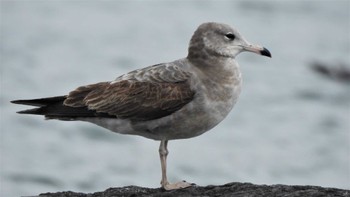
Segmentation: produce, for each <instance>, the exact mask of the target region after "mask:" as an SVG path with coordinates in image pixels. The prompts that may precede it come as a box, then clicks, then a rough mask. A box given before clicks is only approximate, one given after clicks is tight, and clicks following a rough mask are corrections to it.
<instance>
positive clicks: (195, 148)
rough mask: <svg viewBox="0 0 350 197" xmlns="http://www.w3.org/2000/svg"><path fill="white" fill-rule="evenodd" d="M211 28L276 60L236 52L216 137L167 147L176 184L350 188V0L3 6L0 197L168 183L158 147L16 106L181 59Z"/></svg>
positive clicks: (9, 3)
mask: <svg viewBox="0 0 350 197" xmlns="http://www.w3.org/2000/svg"><path fill="white" fill-rule="evenodd" d="M208 21H217V22H223V23H227V24H230V25H232V26H234V27H236V28H238V29H239V31H240V32H241V33H242V35H243V36H244V37H245V38H246V39H247V40H248V41H250V42H252V43H256V44H261V45H263V46H265V47H266V48H268V49H269V50H270V51H271V53H272V57H273V58H272V59H270V58H266V57H262V56H257V55H254V54H251V53H243V54H241V55H239V56H238V57H237V61H238V62H239V63H240V65H241V69H242V72H243V77H244V87H243V92H242V94H241V97H240V99H239V101H238V103H237V104H236V107H235V108H234V110H233V111H232V112H231V113H230V115H229V116H228V117H227V118H226V119H225V120H224V121H223V122H222V123H221V124H219V125H218V126H217V127H215V128H214V129H212V130H211V131H210V132H207V133H205V134H204V135H202V136H199V137H197V138H193V139H187V140H179V141H170V142H169V147H168V148H169V151H170V154H169V157H168V176H169V179H170V181H179V180H186V181H188V182H194V183H197V184H198V185H208V184H224V183H227V182H233V181H238V182H252V183H255V184H295V185H319V186H324V187H337V188H344V189H350V83H349V81H348V80H346V79H347V77H346V76H348V75H347V74H349V73H347V72H348V71H349V69H350V67H349V66H350V59H349V57H350V56H349V54H350V37H349V36H350V1H345V0H344V1H341V0H336V1H331V0H329V1H317V2H315V1H283V2H282V1H208V0H207V1H160V0H159V1H144V2H143V1H87V0H81V1H39V0H37V1H31V0H28V1H20V0H17V1H4V0H2V1H1V37H0V38H1V40H0V43H1V44H0V47H1V60H0V61H1V62H0V63H1V79H0V80H1V97H0V99H1V100H0V110H1V114H0V117H1V122H0V123H1V134H0V135H1V136H0V137H1V138H0V140H1V141H0V151H1V152H0V153H1V158H0V159H1V166H0V170H1V171H0V172H1V180H0V184H1V185H0V195H1V196H30V195H37V194H39V193H43V192H56V191H66V190H73V191H80V192H94V191H102V190H105V189H107V188H108V187H119V186H127V185H139V186H145V187H159V186H160V184H159V182H160V175H161V173H160V162H159V157H158V146H159V142H156V141H152V140H149V139H146V138H142V137H135V136H123V135H119V134H114V133H112V132H109V131H107V130H105V129H103V128H100V127H98V126H95V125H93V124H89V123H83V122H60V121H54V120H52V121H44V119H43V117H39V116H26V115H18V114H16V113H15V112H16V111H19V110H23V109H26V107H25V106H19V105H13V104H11V103H10V101H11V100H15V99H31V98H40V97H48V96H58V95H65V94H67V93H68V92H69V91H71V90H73V89H75V88H76V87H78V86H80V85H85V84H91V83H95V82H100V81H108V80H113V79H114V78H116V77H117V76H119V75H121V74H123V73H125V72H128V71H131V70H134V69H137V68H142V67H145V66H149V65H152V64H157V63H161V62H169V61H173V60H175V59H179V58H182V57H185V56H186V55H187V47H188V42H189V39H190V38H191V36H192V34H193V32H194V30H195V29H196V28H197V26H198V25H200V24H201V23H203V22H208ZM339 76H343V77H339ZM344 76H345V77H344ZM344 78H345V80H344Z"/></svg>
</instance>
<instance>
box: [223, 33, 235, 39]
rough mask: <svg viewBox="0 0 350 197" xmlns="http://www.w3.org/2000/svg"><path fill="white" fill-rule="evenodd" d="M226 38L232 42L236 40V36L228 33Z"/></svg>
mask: <svg viewBox="0 0 350 197" xmlns="http://www.w3.org/2000/svg"><path fill="white" fill-rule="evenodd" d="M225 37H226V38H228V39H230V40H234V39H235V38H236V36H235V35H234V34H233V33H227V34H226V35H225Z"/></svg>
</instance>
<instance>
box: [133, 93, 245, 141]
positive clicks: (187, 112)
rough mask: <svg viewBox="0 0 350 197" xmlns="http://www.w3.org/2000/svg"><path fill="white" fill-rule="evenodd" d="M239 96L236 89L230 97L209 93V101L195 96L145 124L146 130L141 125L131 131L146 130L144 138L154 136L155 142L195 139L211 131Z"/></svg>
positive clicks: (204, 97) (228, 95)
mask: <svg viewBox="0 0 350 197" xmlns="http://www.w3.org/2000/svg"><path fill="white" fill-rule="evenodd" d="M239 93H240V86H237V87H233V88H231V89H230V93H229V94H226V95H222V94H218V93H215V92H213V94H209V95H211V96H212V97H211V98H208V97H206V96H198V97H197V98H196V99H194V100H193V101H192V102H190V103H189V104H187V105H185V106H184V107H183V108H182V109H180V110H179V111H177V112H175V113H173V114H172V115H170V116H168V117H164V118H161V119H157V120H153V121H147V126H146V125H143V124H142V123H141V124H136V125H135V130H138V129H136V128H137V127H139V128H140V127H142V128H144V127H145V126H146V127H147V129H148V134H153V135H152V136H157V139H156V140H162V139H167V140H171V139H183V138H191V137H196V136H198V135H201V134H203V133H205V132H206V131H209V130H210V129H212V128H213V127H215V126H216V125H217V124H219V123H220V122H221V121H222V120H223V119H224V118H225V117H226V116H227V115H228V113H229V112H230V111H231V109H232V108H233V106H234V104H235V103H236V101H237V99H238V95H239ZM205 95H208V94H205ZM150 125H151V126H150Z"/></svg>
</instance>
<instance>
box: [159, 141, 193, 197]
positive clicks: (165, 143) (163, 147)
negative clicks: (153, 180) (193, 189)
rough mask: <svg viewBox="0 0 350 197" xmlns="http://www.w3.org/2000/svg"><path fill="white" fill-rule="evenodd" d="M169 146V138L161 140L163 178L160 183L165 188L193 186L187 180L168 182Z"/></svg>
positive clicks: (160, 153)
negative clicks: (167, 160)
mask: <svg viewBox="0 0 350 197" xmlns="http://www.w3.org/2000/svg"><path fill="white" fill-rule="evenodd" d="M167 146H168V140H162V141H160V146H159V157H160V164H161V167H162V180H161V181H160V184H161V185H162V187H163V188H164V189H165V190H173V189H181V188H186V187H190V186H192V185H193V184H190V183H187V182H186V181H182V182H178V183H173V184H170V183H169V182H168V179H167V176H166V158H167V156H168V154H169V151H168V148H167Z"/></svg>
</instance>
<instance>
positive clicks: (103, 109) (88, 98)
mask: <svg viewBox="0 0 350 197" xmlns="http://www.w3.org/2000/svg"><path fill="white" fill-rule="evenodd" d="M193 96H194V91H192V90H191V89H190V87H189V84H188V83H187V81H181V82H176V83H169V82H164V83H159V82H158V83H154V82H140V81H133V80H130V81H129V80H121V81H118V82H114V83H112V84H111V83H108V82H103V83H98V84H93V85H90V86H83V87H80V88H78V89H76V90H75V91H73V92H71V93H70V94H69V95H68V97H67V99H66V100H65V103H64V104H65V105H68V106H72V107H82V106H87V107H88V109H89V110H95V111H96V112H97V113H107V114H109V115H113V116H116V117H117V118H122V119H125V118H129V119H131V120H152V119H157V118H161V117H164V116H167V115H169V114H172V113H173V112H175V111H177V110H179V109H181V108H182V107H183V106H184V105H186V104H187V103H188V102H190V101H191V100H192V99H193Z"/></svg>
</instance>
